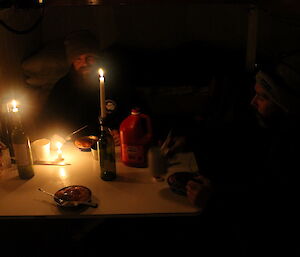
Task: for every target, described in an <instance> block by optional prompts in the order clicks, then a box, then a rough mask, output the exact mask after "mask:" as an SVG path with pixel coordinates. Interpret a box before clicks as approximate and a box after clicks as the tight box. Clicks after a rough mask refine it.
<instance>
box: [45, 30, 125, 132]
mask: <svg viewBox="0 0 300 257" xmlns="http://www.w3.org/2000/svg"><path fill="white" fill-rule="evenodd" d="M64 45H65V52H66V56H67V60H68V62H69V64H70V70H69V72H68V73H67V74H66V76H64V77H63V78H61V79H60V80H59V81H58V82H57V83H56V84H55V85H54V87H53V89H52V91H51V92H50V95H49V97H48V100H47V102H46V104H45V110H44V111H43V112H42V115H41V116H42V117H41V119H40V120H41V124H42V125H43V127H44V128H46V129H47V131H49V130H50V131H51V132H52V133H54V134H57V133H59V134H62V133H63V134H69V133H70V132H72V131H75V130H77V129H79V128H81V127H83V126H85V125H88V127H87V128H86V129H85V130H84V131H82V132H81V133H78V134H77V136H80V135H98V133H99V121H98V117H99V114H100V100H99V99H100V97H99V95H100V92H99V79H98V69H99V68H100V67H101V68H103V69H104V72H106V70H105V69H106V67H104V66H105V65H104V64H103V60H102V59H101V58H100V51H99V41H98V39H97V38H96V37H95V36H94V35H93V34H91V33H90V32H89V31H87V30H80V31H75V32H72V33H70V34H69V35H67V36H66V38H65V40H64ZM104 75H106V74H104ZM106 78H107V77H106ZM109 82H111V81H108V83H107V81H106V101H109V106H110V108H109V110H107V118H106V124H107V125H108V126H109V127H110V128H111V129H113V130H117V129H118V127H119V123H120V122H121V120H122V119H123V118H124V117H125V114H124V113H122V111H123V112H125V111H126V108H124V106H122V107H123V108H122V107H120V106H121V105H122V99H121V98H120V95H121V93H120V92H119V91H118V90H119V88H118V89H117V88H115V87H114V86H112V84H109ZM111 106H112V108H111ZM114 134H117V133H114Z"/></svg>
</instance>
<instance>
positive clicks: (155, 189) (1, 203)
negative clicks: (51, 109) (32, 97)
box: [0, 142, 201, 218]
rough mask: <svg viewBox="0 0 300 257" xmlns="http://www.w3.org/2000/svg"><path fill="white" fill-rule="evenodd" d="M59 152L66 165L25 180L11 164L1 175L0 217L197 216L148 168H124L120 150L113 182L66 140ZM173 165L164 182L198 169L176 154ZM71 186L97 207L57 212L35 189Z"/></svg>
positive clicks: (189, 156) (41, 168) (39, 170)
mask: <svg viewBox="0 0 300 257" xmlns="http://www.w3.org/2000/svg"><path fill="white" fill-rule="evenodd" d="M62 150H63V155H64V157H65V161H66V162H67V163H71V165H69V166H46V165H34V171H35V176H34V177H33V178H31V179H29V180H22V179H20V178H19V176H18V172H17V170H16V167H15V166H14V165H13V166H12V168H10V169H6V170H2V171H0V218H32V217H46V218H72V217H77V218H78V217H84V218H93V217H113V216H124V215H125V216H126V215H128V216H141V215H142V216H145V215H196V214H199V213H200V212H201V209H199V208H197V207H195V206H193V205H192V204H191V203H190V202H189V201H188V199H187V198H186V197H185V196H181V195H178V194H175V193H174V192H172V191H171V190H170V188H169V186H168V184H167V181H166V179H165V180H164V181H162V182H158V181H155V180H154V179H153V177H152V176H151V172H150V170H149V169H148V168H133V167H127V166H125V165H124V164H123V163H122V162H120V161H119V156H120V154H119V148H117V149H116V152H117V160H118V161H117V179H116V180H114V181H109V182H107V181H103V180H102V179H101V178H100V170H99V164H98V161H96V160H94V159H93V157H92V154H91V152H81V151H80V150H79V149H77V148H76V147H75V146H74V145H73V144H72V143H70V142H69V143H66V144H65V145H64V146H63V148H62ZM54 154H55V152H54V153H53V152H52V155H54ZM172 162H174V163H178V162H179V164H177V165H174V166H171V167H169V168H168V173H167V174H166V175H165V178H167V176H169V175H170V174H172V173H174V172H177V171H197V164H196V161H195V158H194V155H193V153H180V154H178V155H176V156H175V158H174V159H173V160H172ZM70 185H83V186H86V187H88V188H89V189H91V191H92V201H93V202H97V203H98V205H99V206H98V208H87V209H84V210H83V211H70V210H62V209H61V208H58V207H57V206H56V204H55V203H54V201H53V199H52V197H51V196H48V195H46V194H43V193H42V192H40V191H38V188H43V189H44V190H46V191H49V192H52V193H55V192H56V191H57V190H59V189H61V188H62V187H65V186H70Z"/></svg>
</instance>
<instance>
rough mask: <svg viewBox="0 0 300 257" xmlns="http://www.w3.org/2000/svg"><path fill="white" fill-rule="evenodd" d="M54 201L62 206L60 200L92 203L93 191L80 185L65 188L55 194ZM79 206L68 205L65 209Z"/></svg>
mask: <svg viewBox="0 0 300 257" xmlns="http://www.w3.org/2000/svg"><path fill="white" fill-rule="evenodd" d="M54 195H55V197H54V201H55V202H56V203H57V204H58V205H60V202H59V199H62V200H64V201H82V202H90V201H91V199H92V191H91V190H90V189H89V188H87V187H85V186H80V185H72V186H67V187H63V188H61V189H60V190H58V191H57V192H56V193H55V194H54ZM76 207H78V206H72V205H67V206H63V208H76Z"/></svg>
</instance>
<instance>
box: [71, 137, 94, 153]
mask: <svg viewBox="0 0 300 257" xmlns="http://www.w3.org/2000/svg"><path fill="white" fill-rule="evenodd" d="M97 140H98V137H97V136H85V137H80V138H77V139H76V140H75V141H74V144H75V146H76V147H78V148H79V149H80V150H89V151H90V150H91V147H92V145H93V144H95V143H96V142H97Z"/></svg>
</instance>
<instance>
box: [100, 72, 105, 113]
mask: <svg viewBox="0 0 300 257" xmlns="http://www.w3.org/2000/svg"><path fill="white" fill-rule="evenodd" d="M99 81H100V107H101V118H105V117H106V107H105V86H104V76H103V70H102V69H99Z"/></svg>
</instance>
